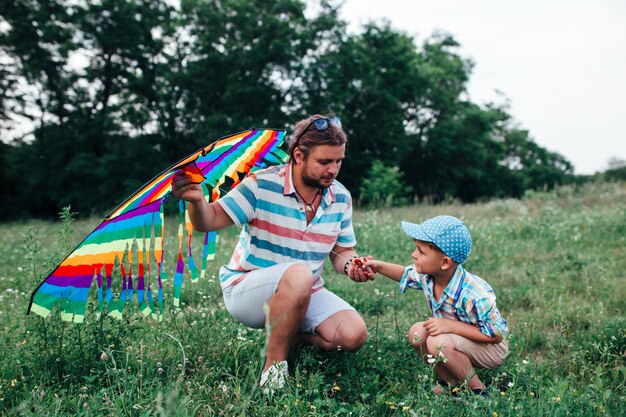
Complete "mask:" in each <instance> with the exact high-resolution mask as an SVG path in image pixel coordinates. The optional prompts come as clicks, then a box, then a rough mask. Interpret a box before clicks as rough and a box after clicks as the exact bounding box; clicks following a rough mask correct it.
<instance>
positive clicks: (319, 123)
mask: <svg viewBox="0 0 626 417" xmlns="http://www.w3.org/2000/svg"><path fill="white" fill-rule="evenodd" d="M330 125H335V126H337V127H339V128H341V119H340V118H339V117H338V116H333V117H322V118H319V119H315V120H313V121H311V123H309V124H308V126H307V127H306V128H305V129H304V130H303V131H302V133H300V134H299V135H298V137H297V138H296V140H295V141H296V142H297V141H299V140H300V138H301V137H302V135H304V134H305V133H306V131H307V130H309V128H310V127H311V126H314V127H315V129H316V130H317V131H318V132H323V131H325V130H328V128H329V127H330Z"/></svg>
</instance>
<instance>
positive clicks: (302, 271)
mask: <svg viewBox="0 0 626 417" xmlns="http://www.w3.org/2000/svg"><path fill="white" fill-rule="evenodd" d="M314 281H315V279H314V278H313V273H312V272H311V269H310V268H309V267H308V266H306V265H304V264H293V265H291V266H290V267H289V268H287V269H286V270H285V272H284V274H283V276H282V278H281V279H280V282H279V283H278V289H277V291H285V292H287V293H289V294H290V295H291V296H292V297H294V298H308V297H310V296H311V288H313V282H314Z"/></svg>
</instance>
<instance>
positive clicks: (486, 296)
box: [400, 265, 508, 337]
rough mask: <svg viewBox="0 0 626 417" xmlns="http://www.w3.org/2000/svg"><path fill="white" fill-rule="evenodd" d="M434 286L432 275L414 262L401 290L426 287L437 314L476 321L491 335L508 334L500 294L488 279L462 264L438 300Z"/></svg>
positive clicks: (425, 289) (427, 295)
mask: <svg viewBox="0 0 626 417" xmlns="http://www.w3.org/2000/svg"><path fill="white" fill-rule="evenodd" d="M433 285H434V279H433V277H432V276H430V275H426V274H419V273H417V272H416V271H415V265H410V266H407V267H406V268H405V269H404V274H403V275H402V279H401V280H400V292H405V291H406V289H407V288H413V289H416V290H423V291H424V295H425V296H426V301H427V302H428V307H430V311H431V312H432V314H433V317H442V318H446V319H452V320H458V321H462V322H464V323H469V324H474V325H476V326H478V328H479V329H480V331H481V332H482V333H483V334H485V335H487V336H489V337H494V336H496V335H497V336H501V337H506V335H507V333H508V328H507V324H506V320H504V319H503V318H502V316H501V315H500V311H498V307H496V295H495V293H494V291H493V289H492V288H491V286H490V285H489V284H487V282H486V281H485V280H483V279H482V278H480V277H479V276H477V275H474V274H471V273H469V272H467V271H466V270H465V269H464V268H463V267H462V266H461V265H459V266H458V267H457V269H456V271H455V273H454V275H453V276H452V279H451V280H450V282H449V283H448V285H447V286H446V288H445V289H444V290H443V294H442V296H441V299H440V300H436V299H435V296H434V293H433Z"/></svg>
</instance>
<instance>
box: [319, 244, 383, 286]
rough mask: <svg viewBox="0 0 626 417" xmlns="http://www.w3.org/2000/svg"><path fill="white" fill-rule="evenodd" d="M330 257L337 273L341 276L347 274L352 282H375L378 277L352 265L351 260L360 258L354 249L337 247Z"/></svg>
mask: <svg viewBox="0 0 626 417" xmlns="http://www.w3.org/2000/svg"><path fill="white" fill-rule="evenodd" d="M328 256H329V257H330V262H331V263H332V264H333V267H334V268H335V271H337V272H338V273H340V274H344V273H346V272H347V274H348V276H349V277H350V279H351V280H352V281H356V282H365V281H368V280H370V279H371V280H373V279H374V276H375V275H376V273H375V272H371V271H368V270H366V269H363V268H358V267H356V266H355V265H354V264H353V263H352V261H351V260H352V259H353V258H356V257H358V255H357V254H356V251H355V250H354V248H344V247H343V246H337V245H335V247H333V249H332V251H331V252H330V254H329V255H328ZM346 266H347V268H346ZM344 268H345V270H344Z"/></svg>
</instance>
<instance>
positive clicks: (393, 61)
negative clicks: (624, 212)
mask: <svg viewBox="0 0 626 417" xmlns="http://www.w3.org/2000/svg"><path fill="white" fill-rule="evenodd" d="M171 4H172V3H171V2H169V1H166V0H154V1H153V0H99V1H69V0H52V1H49V0H46V1H41V0H11V1H5V2H2V3H0V22H1V23H2V25H0V28H2V29H1V31H0V53H1V54H2V56H3V59H2V60H0V134H1V136H2V140H3V141H4V143H2V145H0V151H1V154H0V163H1V164H2V166H1V168H0V183H2V185H1V186H0V187H2V189H1V190H0V191H2V195H3V205H2V207H1V208H0V219H8V218H11V217H18V216H23V217H27V216H45V217H49V216H53V215H54V214H55V213H57V212H58V211H59V209H60V207H63V206H65V205H69V204H71V205H72V207H74V208H75V209H76V210H77V211H79V212H81V213H84V214H90V213H94V214H99V215H102V214H104V213H105V212H106V211H108V210H110V209H111V208H113V207H114V206H115V205H116V204H117V203H119V202H120V201H121V200H122V199H123V198H124V197H125V196H127V195H128V194H129V193H130V192H132V191H134V190H135V189H136V188H138V187H139V186H140V185H141V184H143V183H145V182H146V181H148V180H149V179H150V178H152V177H153V176H154V175H155V174H157V173H158V172H160V171H161V170H162V169H163V168H165V167H166V166H168V165H169V164H172V163H174V162H176V161H178V160H179V159H180V158H181V157H183V156H185V155H187V154H189V153H191V152H193V151H195V150H196V149H198V148H200V147H202V146H205V145H207V144H208V143H209V142H210V141H212V140H214V139H217V138H218V137H221V136H223V135H226V134H229V133H233V132H236V131H241V130H244V129H247V128H250V127H275V128H283V127H289V126H290V124H291V123H293V122H294V121H296V120H298V119H299V118H301V117H305V116H308V115H309V114H313V113H324V112H335V113H337V114H339V115H340V116H341V117H342V119H343V120H344V125H345V126H346V129H347V131H348V134H349V137H350V142H349V151H348V155H347V158H346V160H345V162H344V165H343V168H342V172H341V175H340V180H341V181H342V182H343V183H344V184H345V185H346V186H347V187H348V188H349V189H351V190H352V191H353V192H354V194H355V197H357V198H358V199H359V200H360V201H363V202H364V203H371V202H374V201H376V200H378V199H380V198H381V195H384V198H387V196H388V195H389V190H387V191H381V190H378V191H377V190H375V189H373V188H372V187H377V185H374V184H373V183H371V181H370V182H369V183H366V182H365V181H366V180H368V179H369V180H372V179H373V178H372V177H371V173H372V172H374V171H376V167H375V164H376V163H377V161H379V162H380V163H381V164H383V166H385V167H388V168H389V169H392V170H394V169H396V168H397V169H398V171H397V172H398V178H400V175H403V178H404V181H405V183H406V185H407V186H406V187H404V183H400V182H398V183H397V184H394V185H393V194H394V195H398V196H400V195H401V198H400V199H397V200H394V201H393V202H392V204H399V203H401V202H402V201H404V200H405V199H406V198H408V199H409V200H412V199H414V198H421V199H425V198H426V199H430V200H433V201H442V200H444V199H447V198H458V199H460V200H463V201H474V200H477V199H486V198H491V197H498V196H520V195H522V194H523V192H524V191H525V190H527V189H538V188H550V187H554V186H555V185H558V184H563V183H567V182H569V181H571V180H572V177H573V175H572V167H571V164H570V163H569V162H568V161H567V160H565V159H564V158H563V157H562V156H560V155H558V154H555V153H553V152H550V151H548V150H546V149H544V148H542V147H540V146H539V145H537V144H536V143H535V142H534V141H533V140H532V138H531V137H530V135H529V133H528V132H527V131H525V130H523V129H520V128H518V127H517V126H516V125H515V124H514V123H513V121H512V118H511V116H510V115H509V114H508V112H507V110H508V109H507V108H505V107H504V106H500V107H498V106H478V105H476V104H474V103H472V102H470V101H469V100H468V99H467V92H466V83H467V81H468V79H469V76H470V72H471V62H470V61H468V60H467V59H466V58H464V57H462V55H461V54H460V46H459V44H458V43H457V42H456V41H455V40H454V39H453V38H452V37H451V36H450V35H447V34H445V33H437V34H435V35H433V36H432V37H430V38H428V39H426V40H425V41H424V42H423V44H422V45H417V44H416V42H415V39H414V38H413V37H411V36H409V35H407V34H405V33H402V32H399V31H397V30H395V29H393V28H392V27H391V26H390V25H389V23H388V22H384V21H383V22H371V23H369V24H367V25H366V26H365V27H364V28H363V30H362V31H361V33H357V34H348V33H347V31H346V23H345V22H343V21H342V20H341V19H340V18H339V13H338V8H339V7H340V6H339V3H338V2H335V1H326V0H320V1H318V2H316V3H315V7H314V9H315V13H306V14H305V10H306V7H307V5H306V4H305V2H303V1H300V0H279V1H272V2H258V1H253V0H224V1H216V0H183V1H181V2H180V7H173V6H172V5H171ZM368 172H369V173H370V177H368ZM388 173H391V171H389V172H388ZM618 173H619V172H618ZM614 177H615V175H613V174H610V175H608V174H607V178H609V179H611V178H614ZM398 186H401V187H402V188H403V190H402V192H400V191H399V190H397V188H398ZM364 193H367V194H371V195H363V194H364ZM381 193H382V194H381ZM379 194H380V195H379ZM5 196H6V197H5Z"/></svg>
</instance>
